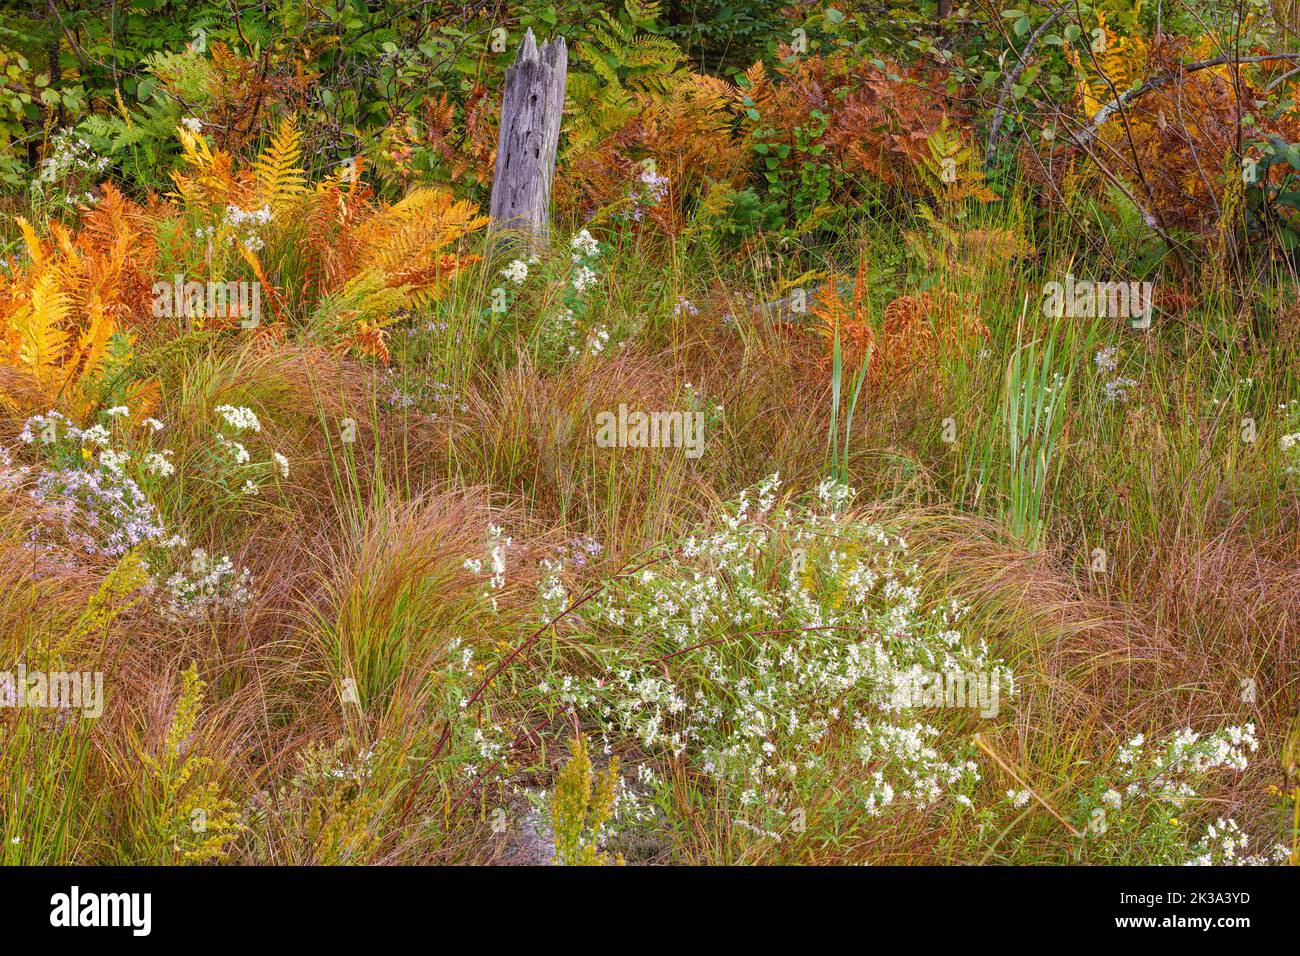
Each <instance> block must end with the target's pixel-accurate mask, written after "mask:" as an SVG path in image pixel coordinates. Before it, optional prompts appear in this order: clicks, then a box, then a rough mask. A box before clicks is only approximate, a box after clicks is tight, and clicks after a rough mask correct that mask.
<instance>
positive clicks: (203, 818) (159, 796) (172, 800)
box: [142, 664, 244, 863]
mask: <svg viewBox="0 0 1300 956" xmlns="http://www.w3.org/2000/svg"><path fill="white" fill-rule="evenodd" d="M205 686H206V685H205V684H204V682H203V681H202V680H200V679H199V675H198V671H197V669H196V668H195V665H193V664H191V665H190V667H189V669H188V670H186V671H185V673H184V675H183V676H182V678H181V696H180V700H179V701H178V702H177V704H176V714H175V716H174V717H173V718H172V722H171V725H170V726H169V727H168V728H167V734H166V737H165V738H164V740H163V748H162V756H161V758H154V757H153V756H151V755H149V754H144V755H142V759H143V761H144V764H145V766H146V767H147V768H148V769H149V771H150V774H151V777H152V782H153V786H154V791H153V793H152V795H151V796H152V798H153V807H152V809H153V813H152V817H153V821H152V823H153V832H152V833H151V834H149V835H148V837H147V838H146V840H147V842H149V843H151V844H152V845H153V846H154V848H155V853H157V854H158V855H159V856H160V857H161V858H160V859H159V860H158V861H157V862H167V863H175V862H185V863H220V862H224V861H225V860H226V858H227V856H228V854H229V849H230V844H231V842H232V841H233V840H234V839H235V838H236V837H237V836H238V835H239V833H240V831H242V830H243V829H244V825H243V823H242V822H241V820H240V817H239V813H238V810H237V808H236V806H235V803H234V801H233V800H230V799H229V798H227V797H225V796H224V795H223V794H222V791H221V786H220V784H219V783H218V782H216V781H214V780H209V779H206V778H207V776H208V773H209V771H210V770H211V767H212V758H210V757H199V756H192V755H191V748H192V747H193V743H194V730H195V725H196V723H197V722H198V716H199V711H200V710H201V709H202V707H203V699H204V688H205Z"/></svg>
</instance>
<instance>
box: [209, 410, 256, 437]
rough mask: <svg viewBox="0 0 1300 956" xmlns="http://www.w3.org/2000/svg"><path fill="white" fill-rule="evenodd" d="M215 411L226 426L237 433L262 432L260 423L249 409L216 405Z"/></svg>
mask: <svg viewBox="0 0 1300 956" xmlns="http://www.w3.org/2000/svg"><path fill="white" fill-rule="evenodd" d="M215 411H216V413H217V414H218V415H220V416H221V418H222V420H223V421H225V423H226V424H227V425H228V426H230V427H231V428H233V429H234V430H235V431H237V432H242V431H245V430H248V431H255V432H260V431H261V430H262V423H261V422H260V421H259V420H258V418H257V415H256V413H254V411H253V410H252V409H251V408H246V407H244V406H243V405H239V406H235V405H218V406H217V407H216V409H215Z"/></svg>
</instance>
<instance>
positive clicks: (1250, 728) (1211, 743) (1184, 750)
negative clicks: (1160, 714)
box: [1118, 724, 1259, 808]
mask: <svg viewBox="0 0 1300 956" xmlns="http://www.w3.org/2000/svg"><path fill="white" fill-rule="evenodd" d="M1258 747H1259V743H1258V741H1256V739H1255V725H1254V724H1246V725H1245V726H1244V727H1226V728H1224V729H1223V730H1218V731H1215V732H1214V733H1210V734H1204V735H1202V734H1199V733H1197V732H1196V731H1194V730H1192V729H1191V728H1190V727H1187V728H1184V729H1183V730H1179V731H1177V732H1175V733H1173V734H1171V735H1170V736H1169V738H1168V739H1167V740H1166V741H1165V742H1164V743H1163V744H1162V745H1160V746H1154V747H1148V745H1147V741H1146V737H1145V735H1143V734H1138V735H1137V736H1136V737H1134V738H1133V739H1132V740H1130V741H1129V742H1128V744H1127V745H1125V746H1124V747H1121V748H1120V751H1119V756H1118V761H1119V763H1120V764H1121V765H1122V766H1125V767H1128V768H1130V769H1131V773H1132V778H1131V780H1130V782H1129V783H1128V785H1127V786H1126V787H1125V788H1124V798H1125V800H1126V801H1131V800H1135V799H1138V798H1144V799H1148V800H1155V801H1161V802H1167V803H1169V804H1171V805H1172V806H1174V807H1175V808H1181V807H1183V806H1184V804H1185V803H1186V802H1187V801H1188V800H1189V799H1191V798H1193V797H1195V796H1196V790H1195V789H1194V788H1193V787H1192V784H1193V783H1194V782H1195V781H1196V780H1197V779H1198V778H1200V777H1203V776H1205V775H1206V774H1208V773H1210V772H1211V771H1214V770H1219V769H1223V768H1226V769H1229V770H1236V771H1242V770H1245V769H1246V766H1247V760H1248V757H1247V755H1248V754H1251V753H1254V752H1255V750H1257V749H1258Z"/></svg>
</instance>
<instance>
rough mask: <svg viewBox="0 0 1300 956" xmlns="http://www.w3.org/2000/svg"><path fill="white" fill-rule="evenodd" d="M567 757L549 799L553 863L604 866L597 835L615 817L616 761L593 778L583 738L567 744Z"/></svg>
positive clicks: (604, 860)
mask: <svg viewBox="0 0 1300 956" xmlns="http://www.w3.org/2000/svg"><path fill="white" fill-rule="evenodd" d="M569 753H570V754H571V756H570V758H569V762H568V763H567V764H565V766H564V769H563V770H561V771H560V774H559V776H558V777H556V779H555V792H554V793H553V794H552V796H551V827H552V829H554V831H555V862H556V863H557V864H560V865H561V866H604V865H605V864H606V863H608V862H609V855H608V854H607V853H602V852H601V850H600V835H601V831H602V830H603V829H604V827H605V824H607V823H609V821H610V820H611V819H613V816H614V788H615V785H616V783H617V781H618V758H617V757H613V758H611V759H610V762H609V766H608V767H607V768H605V770H604V771H603V772H601V773H598V774H595V775H594V776H593V774H592V772H591V757H590V755H589V754H588V753H587V738H586V737H584V736H582V735H581V734H579V735H578V736H576V737H574V738H573V740H571V741H569ZM618 862H619V863H621V862H622V859H621V858H620V859H619V860H618Z"/></svg>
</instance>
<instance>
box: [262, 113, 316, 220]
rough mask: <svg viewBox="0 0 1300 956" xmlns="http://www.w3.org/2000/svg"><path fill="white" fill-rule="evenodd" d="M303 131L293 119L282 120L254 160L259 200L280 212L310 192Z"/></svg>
mask: <svg viewBox="0 0 1300 956" xmlns="http://www.w3.org/2000/svg"><path fill="white" fill-rule="evenodd" d="M301 163H302V133H300V132H299V131H298V127H297V125H296V124H295V123H294V122H293V121H292V120H290V119H284V120H281V121H280V128H279V129H277V130H276V132H275V135H274V136H272V137H271V142H270V143H269V144H268V145H267V147H266V149H264V150H262V153H261V155H259V156H258V157H257V159H256V160H254V162H253V181H254V183H255V186H256V191H257V198H258V201H260V202H263V203H266V204H267V205H269V206H270V207H271V209H272V210H273V211H279V210H281V209H283V208H284V207H285V206H286V205H288V204H289V203H290V202H292V200H294V199H296V198H297V197H298V196H300V195H302V194H303V193H305V192H306V191H307V177H306V174H305V171H304V170H303V168H302V165H301Z"/></svg>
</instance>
